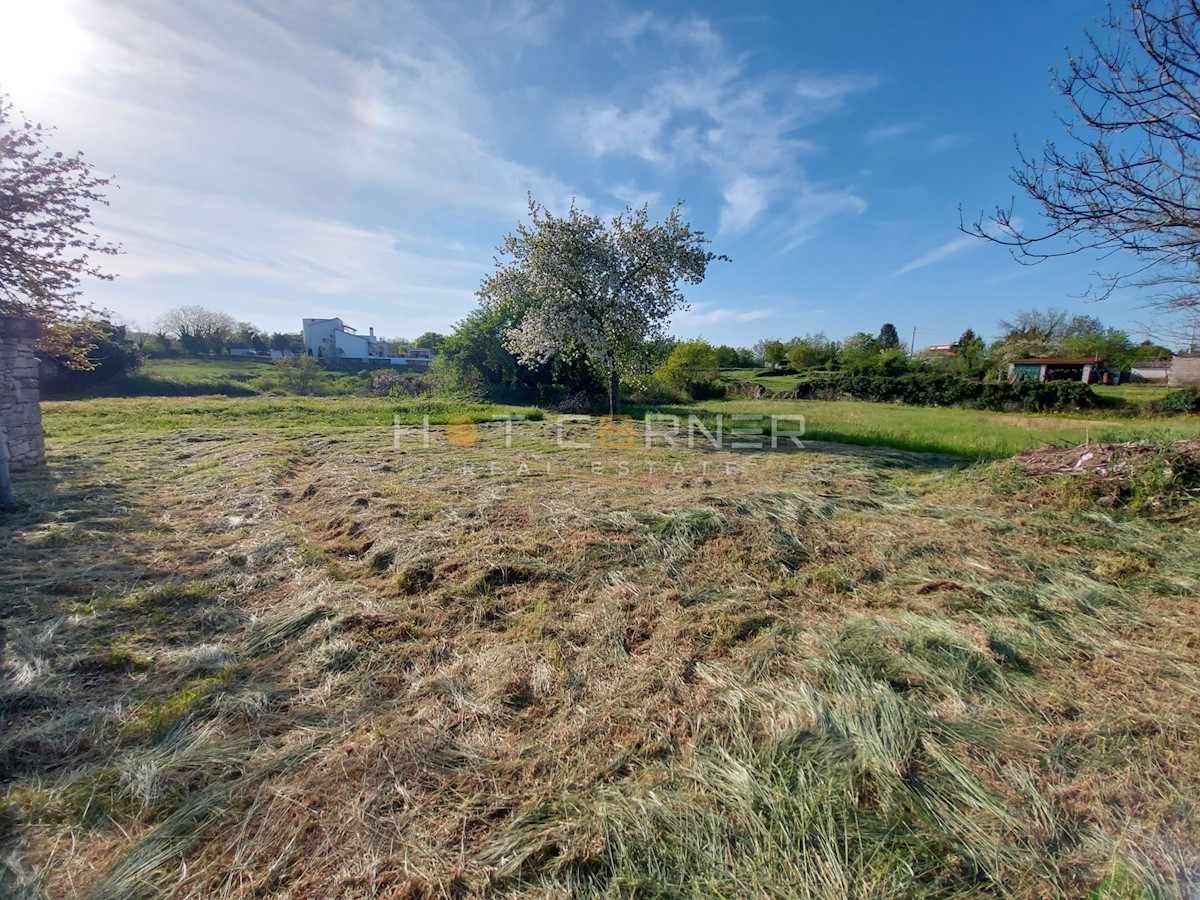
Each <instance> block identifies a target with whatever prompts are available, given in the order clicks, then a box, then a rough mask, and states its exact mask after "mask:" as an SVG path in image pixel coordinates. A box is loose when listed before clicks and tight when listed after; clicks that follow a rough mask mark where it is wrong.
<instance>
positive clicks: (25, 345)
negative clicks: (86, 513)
mask: <svg viewBox="0 0 1200 900" xmlns="http://www.w3.org/2000/svg"><path fill="white" fill-rule="evenodd" d="M41 334H42V331H41V326H40V325H38V324H37V323H36V322H33V321H30V320H29V319H22V318H18V317H15V316H0V440H4V441H5V443H6V445H7V447H8V456H9V465H10V466H11V467H12V468H13V469H26V468H29V467H31V466H40V465H42V464H43V463H44V462H45V461H46V445H45V442H44V441H43V438H42V408H41V406H40V405H39V400H40V398H39V395H38V361H37V357H36V356H34V348H35V347H36V346H37V341H38V338H39V337H41Z"/></svg>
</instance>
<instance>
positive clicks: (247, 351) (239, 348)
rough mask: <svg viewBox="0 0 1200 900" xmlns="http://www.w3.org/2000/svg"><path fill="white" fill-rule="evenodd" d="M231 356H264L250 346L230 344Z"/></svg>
mask: <svg viewBox="0 0 1200 900" xmlns="http://www.w3.org/2000/svg"><path fill="white" fill-rule="evenodd" d="M229 355H230V356H261V355H262V354H260V353H259V352H258V351H257V350H255V349H254V348H253V347H251V346H250V345H249V344H230V345H229Z"/></svg>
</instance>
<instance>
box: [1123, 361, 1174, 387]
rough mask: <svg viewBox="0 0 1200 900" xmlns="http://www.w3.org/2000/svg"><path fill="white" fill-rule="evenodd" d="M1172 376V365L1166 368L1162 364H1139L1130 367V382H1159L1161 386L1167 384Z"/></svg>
mask: <svg viewBox="0 0 1200 900" xmlns="http://www.w3.org/2000/svg"><path fill="white" fill-rule="evenodd" d="M1170 374H1171V367H1170V365H1165V366H1164V365H1162V364H1161V363H1160V364H1156V365H1150V366H1139V365H1138V364H1137V363H1134V364H1133V365H1132V366H1130V367H1129V380H1130V381H1131V382H1137V383H1141V382H1147V381H1153V382H1159V383H1160V384H1166V383H1167V379H1168V377H1170Z"/></svg>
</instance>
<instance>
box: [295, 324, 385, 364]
mask: <svg viewBox="0 0 1200 900" xmlns="http://www.w3.org/2000/svg"><path fill="white" fill-rule="evenodd" d="M304 349H305V351H307V352H308V353H311V354H312V355H313V356H320V357H328V358H330V359H372V358H374V359H378V358H379V357H380V356H381V354H380V351H379V342H378V341H377V340H376V339H375V329H374V328H372V329H371V333H370V334H365V335H363V334H355V332H354V329H353V328H350V327H349V326H347V325H346V323H344V322H343V321H342V320H341V319H305V320H304Z"/></svg>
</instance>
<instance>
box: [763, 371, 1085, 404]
mask: <svg viewBox="0 0 1200 900" xmlns="http://www.w3.org/2000/svg"><path fill="white" fill-rule="evenodd" d="M776 396H777V397H779V398H781V399H785V400H836V399H840V398H846V397H849V398H850V399H853V400H866V401H870V402H874V403H893V402H898V403H907V404H910V405H912V406H973V407H978V408H980V409H1001V410H1017V409H1019V410H1025V411H1027V412H1065V411H1068V410H1077V409H1091V408H1093V407H1095V406H1096V405H1097V401H1098V398H1097V396H1096V395H1095V394H1094V393H1093V392H1092V389H1091V388H1090V387H1088V386H1087V385H1086V384H1083V383H1082V382H1078V381H1051V382H1047V383H1046V384H1042V383H1041V382H1037V381H1015V382H1011V383H1009V382H1004V381H1002V382H984V381H975V380H973V379H970V378H960V377H958V376H956V375H945V374H919V375H899V376H894V377H888V376H882V375H849V374H833V375H822V376H817V377H813V378H810V379H808V380H807V381H802V382H801V383H800V384H799V385H798V386H797V387H796V388H795V390H791V391H785V392H782V393H779V394H777V395H776Z"/></svg>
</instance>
